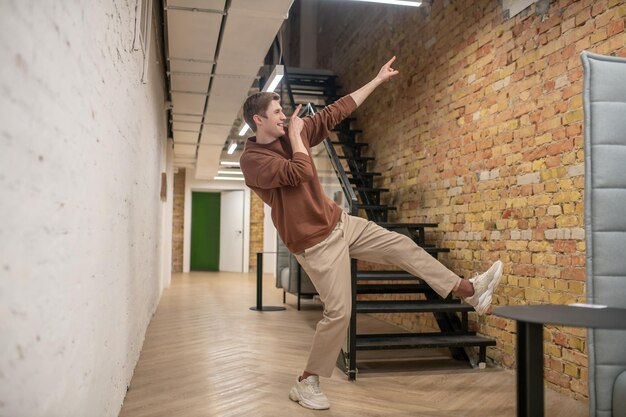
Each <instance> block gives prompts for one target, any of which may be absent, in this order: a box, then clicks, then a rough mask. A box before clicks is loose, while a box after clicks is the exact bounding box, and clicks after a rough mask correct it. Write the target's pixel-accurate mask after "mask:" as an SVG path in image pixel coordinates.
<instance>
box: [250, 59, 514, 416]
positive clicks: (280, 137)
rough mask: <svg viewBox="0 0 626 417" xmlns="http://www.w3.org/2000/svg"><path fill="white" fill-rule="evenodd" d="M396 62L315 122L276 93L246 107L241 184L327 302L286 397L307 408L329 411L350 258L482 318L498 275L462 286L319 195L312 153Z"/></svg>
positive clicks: (411, 247) (400, 241)
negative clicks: (327, 381) (398, 275)
mask: <svg viewBox="0 0 626 417" xmlns="http://www.w3.org/2000/svg"><path fill="white" fill-rule="evenodd" d="M395 58H396V57H393V58H392V59H391V60H390V61H389V62H387V63H386V64H385V65H383V67H382V68H381V69H380V71H379V73H378V74H377V75H376V77H375V78H374V79H373V80H372V81H370V82H369V83H367V84H365V85H364V86H363V87H361V88H359V89H358V90H356V91H354V92H352V93H350V94H349V95H347V96H344V97H342V98H340V99H339V100H337V101H336V102H335V103H333V104H331V105H329V106H327V107H326V108H324V109H323V110H322V111H320V112H319V113H316V114H315V115H313V116H312V117H306V118H304V119H301V118H300V117H298V113H299V111H300V107H301V106H298V108H297V109H296V110H295V111H294V113H293V115H292V116H291V118H290V121H289V127H288V128H287V127H285V121H286V120H287V117H286V116H285V114H284V113H283V111H282V107H281V106H280V97H279V96H278V95H277V94H275V93H256V94H253V95H251V96H250V97H248V99H247V100H246V102H245V104H244V110H243V112H244V118H245V120H246V122H247V123H248V125H249V126H250V127H251V128H252V130H253V131H254V132H256V137H251V138H250V139H248V142H247V143H246V147H245V150H244V152H243V154H242V156H241V160H240V164H241V170H242V171H243V174H244V177H245V180H246V185H247V186H248V187H250V188H251V189H252V190H253V191H254V192H255V193H256V194H257V195H258V196H259V197H260V198H261V199H262V200H263V201H264V202H265V203H266V204H268V205H269V206H270V207H271V209H272V221H273V222H274V225H275V226H276V229H277V230H278V233H279V235H280V237H281V239H282V241H283V242H284V243H285V245H286V246H287V248H288V249H289V250H290V251H291V252H292V253H293V254H294V255H295V257H296V259H297V260H298V262H299V263H300V265H302V267H303V268H304V270H305V271H306V272H307V274H308V275H309V276H310V278H311V281H312V282H313V284H314V285H315V288H316V289H317V291H318V293H319V295H320V299H321V300H322V302H323V303H324V316H323V318H322V320H320V322H319V323H318V324H317V328H316V330H315V336H314V338H313V345H312V347H311V351H310V353H309V358H308V361H307V364H306V367H305V368H304V371H303V373H302V375H301V376H299V377H298V378H297V380H296V383H295V384H294V386H293V387H292V388H291V391H290V393H289V398H290V399H292V400H293V401H297V402H298V403H299V404H300V405H302V406H303V407H307V408H312V409H327V408H329V407H330V404H329V402H328V398H327V397H326V395H324V393H322V391H321V390H320V387H319V376H323V377H330V376H331V374H332V371H333V368H334V367H335V361H336V358H337V355H338V354H339V351H340V350H341V346H342V344H343V341H344V339H345V337H346V330H347V327H348V325H349V321H350V314H351V285H352V283H351V275H350V258H356V259H362V260H367V261H370V262H376V263H383V264H391V265H396V266H398V267H400V268H402V269H404V270H406V271H408V272H410V273H411V274H413V275H416V276H419V277H420V278H422V279H423V280H424V281H426V282H427V283H428V285H429V286H430V287H431V288H432V289H433V290H435V291H436V292H437V293H438V294H439V295H441V296H442V297H446V296H448V294H449V293H450V292H452V293H454V294H455V295H457V296H459V297H461V298H463V299H464V300H465V301H466V302H467V303H469V304H470V305H472V306H473V307H474V309H475V310H476V312H478V314H485V313H486V312H487V310H488V308H489V306H490V304H491V298H492V294H493V292H494V290H495V288H496V287H497V285H498V283H499V281H500V277H501V276H502V262H500V261H496V262H495V263H494V264H493V265H492V266H491V268H489V270H488V271H487V272H485V273H483V274H481V275H478V276H477V277H475V278H473V279H470V280H463V279H461V278H459V277H458V276H457V275H455V274H454V273H453V272H452V271H450V270H448V269H447V268H446V267H445V266H443V265H442V264H441V263H440V262H439V261H437V260H436V259H435V258H433V257H432V256H431V255H429V254H428V253H427V252H425V251H424V250H423V249H422V248H420V247H419V246H417V245H416V244H415V243H414V242H413V241H412V240H411V239H410V238H408V237H406V236H404V235H401V234H399V233H395V232H391V231H389V230H387V229H384V228H382V227H380V226H378V225H377V224H376V223H373V222H369V221H367V220H365V219H362V218H359V217H354V216H350V215H348V214H347V213H345V212H344V211H343V210H341V209H340V208H339V207H338V206H337V204H335V203H334V202H333V201H332V200H330V199H329V198H327V197H326V195H325V194H324V192H323V191H322V187H321V184H320V182H319V179H318V176H317V171H316V169H315V165H314V164H313V160H312V159H311V157H310V154H309V149H310V148H311V147H313V146H315V145H317V144H319V143H320V142H322V141H323V140H324V139H325V138H326V137H328V134H329V133H330V131H331V129H332V128H333V127H334V126H335V125H337V124H338V123H339V122H341V121H342V120H343V119H344V118H346V117H347V116H348V115H350V113H352V112H353V111H354V110H355V109H356V108H357V107H358V106H359V105H360V104H361V103H363V101H364V100H365V99H366V98H367V97H368V96H369V95H370V93H372V91H374V89H376V87H378V86H379V85H380V84H382V83H384V82H386V81H388V80H389V79H390V78H392V77H394V76H395V75H397V74H398V71H397V70H395V69H393V68H392V67H391V65H392V64H393V62H394V61H395Z"/></svg>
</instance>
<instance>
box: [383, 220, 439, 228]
mask: <svg viewBox="0 0 626 417" xmlns="http://www.w3.org/2000/svg"><path fill="white" fill-rule="evenodd" d="M376 224H377V225H379V226H381V227H384V228H385V229H425V228H436V227H438V226H439V224H437V223H389V222H376Z"/></svg>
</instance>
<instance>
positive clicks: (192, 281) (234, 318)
mask: <svg viewBox="0 0 626 417" xmlns="http://www.w3.org/2000/svg"><path fill="white" fill-rule="evenodd" d="M255 282H256V281H255V276H254V274H237V273H191V274H178V275H174V277H173V279H172V286H171V288H169V289H167V290H166V291H165V293H164V294H163V298H162V300H161V303H160V305H159V307H158V309H157V312H156V314H155V316H154V318H153V319H152V322H151V323H150V326H149V327H148V331H147V334H146V339H145V343H144V346H143V350H142V352H141V356H140V359H139V363H138V364H137V367H136V369H135V374H134V377H133V379H132V382H131V386H130V389H129V391H128V394H127V396H126V399H125V401H124V405H123V407H122V410H121V413H120V416H121V417H143V416H150V417H160V416H163V417H176V416H185V417H194V416H216V417H230V416H232V417H235V416H237V417H242V416H246V417H293V416H320V415H324V416H345V417H351V416H355V417H356V416H359V417H369V416H371V417H378V416H394V417H404V416H406V417H408V416H412V417H413V416H424V417H430V416H440V417H448V416H468V417H469V416H476V417H485V416H498V417H506V416H511V417H512V416H514V415H515V373H514V372H513V371H509V370H502V369H499V368H496V367H490V368H488V369H486V370H474V369H471V368H469V367H468V365H466V364H464V363H459V362H456V361H454V360H452V359H450V358H449V357H448V355H447V353H446V351H444V350H441V351H435V350H430V351H417V352H416V351H408V352H405V351H400V352H397V351H396V352H392V354H393V355H394V356H395V355H400V358H395V359H394V358H393V357H392V356H390V355H389V353H382V355H383V356H381V353H369V352H363V353H362V354H361V356H360V358H361V359H365V358H366V353H367V355H368V356H367V360H362V361H361V362H360V365H359V372H360V373H359V375H358V379H357V381H356V382H355V383H351V382H348V380H347V377H346V376H345V375H344V374H343V373H341V372H340V371H338V370H335V372H334V374H333V376H332V378H329V379H324V378H322V389H323V390H324V391H325V393H326V394H327V395H328V397H329V399H330V401H331V409H330V410H327V411H312V410H307V409H304V408H302V407H300V406H299V405H297V404H296V403H293V402H291V401H290V400H289V399H288V392H289V389H290V387H291V385H292V383H293V381H294V379H295V378H296V375H297V374H298V373H299V372H300V371H301V369H302V367H303V366H304V362H305V360H306V356H307V353H308V349H309V346H310V343H311V339H312V337H313V332H314V329H315V323H316V322H317V321H318V320H319V318H320V317H321V307H320V305H319V303H316V302H315V301H305V304H304V311H300V312H298V311H297V310H296V309H295V298H294V297H293V296H291V295H287V310H286V311H282V312H262V313H259V312H255V311H251V310H249V309H248V308H249V307H250V306H252V305H254V303H255ZM264 289H265V294H264V301H265V304H267V305H282V292H281V291H280V290H277V289H275V288H274V285H273V280H272V278H270V277H269V276H267V277H266V278H265V284H264ZM359 320H360V322H359V328H361V329H364V328H367V329H368V330H370V331H376V332H378V331H385V330H390V329H389V328H390V327H391V325H389V324H387V323H384V322H381V321H379V320H377V319H375V318H371V317H370V318H368V317H364V318H359ZM376 355H378V356H376ZM375 356H376V357H375ZM546 407H547V410H546V416H549V417H561V416H562V417H583V416H587V415H588V411H587V404H586V403H583V402H578V401H575V400H572V399H570V398H567V397H564V396H562V395H560V394H557V393H555V392H553V391H550V390H546Z"/></svg>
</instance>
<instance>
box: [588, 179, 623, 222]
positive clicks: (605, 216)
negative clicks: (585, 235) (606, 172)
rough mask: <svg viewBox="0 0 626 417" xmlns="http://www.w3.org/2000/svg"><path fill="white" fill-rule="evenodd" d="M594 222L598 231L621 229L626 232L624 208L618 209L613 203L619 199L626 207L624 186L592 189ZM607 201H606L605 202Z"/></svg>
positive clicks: (621, 204)
mask: <svg viewBox="0 0 626 417" xmlns="http://www.w3.org/2000/svg"><path fill="white" fill-rule="evenodd" d="M591 193H592V199H593V203H594V204H593V212H594V224H593V230H594V231H595V232H596V233H597V232H609V231H620V232H626V215H625V213H624V211H622V210H616V209H615V206H614V205H613V204H612V203H613V202H615V201H618V202H619V204H620V206H619V207H624V208H625V209H626V190H625V189H623V188H603V189H594V190H592V192H591ZM605 202H606V203H605Z"/></svg>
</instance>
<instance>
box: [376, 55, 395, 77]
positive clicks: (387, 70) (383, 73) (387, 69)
mask: <svg viewBox="0 0 626 417" xmlns="http://www.w3.org/2000/svg"><path fill="white" fill-rule="evenodd" d="M395 60H396V57H395V55H394V57H393V58H391V59H390V60H389V61H388V62H387V63H386V64H385V65H383V67H382V68H381V69H380V71H379V72H378V75H377V76H376V78H377V79H378V80H380V81H382V82H385V81H389V79H391V77H394V76H396V75H398V74H399V73H400V71H398V70H395V69H393V68H391V64H393V61H395Z"/></svg>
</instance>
